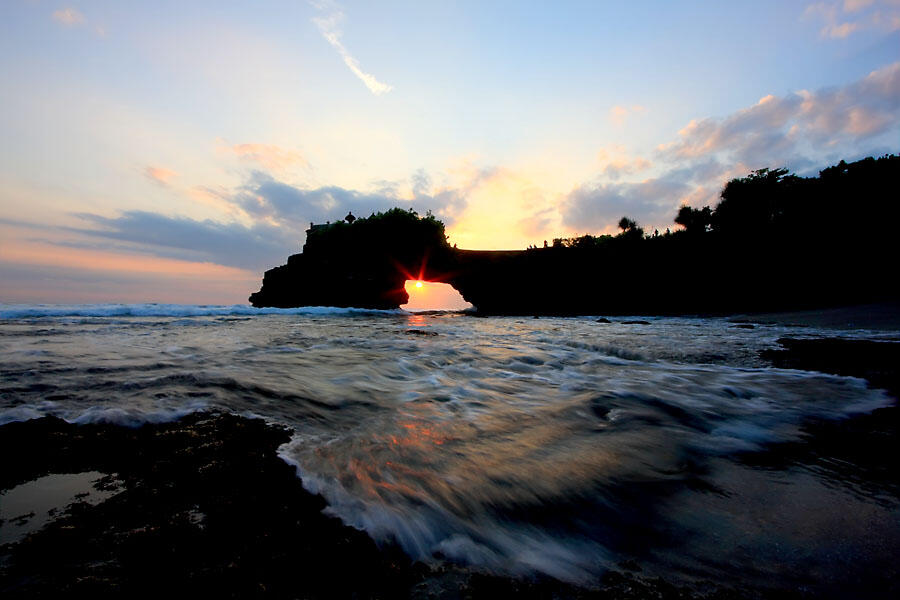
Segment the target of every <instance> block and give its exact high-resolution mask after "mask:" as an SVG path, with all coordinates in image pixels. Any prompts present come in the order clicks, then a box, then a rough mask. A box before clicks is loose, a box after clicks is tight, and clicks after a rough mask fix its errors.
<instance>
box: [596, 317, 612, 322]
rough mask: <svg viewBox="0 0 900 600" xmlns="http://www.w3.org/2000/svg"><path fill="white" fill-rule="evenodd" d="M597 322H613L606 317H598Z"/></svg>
mask: <svg viewBox="0 0 900 600" xmlns="http://www.w3.org/2000/svg"><path fill="white" fill-rule="evenodd" d="M597 323H612V321H610V320H609V319H607V318H606V317H600V318H599V319H597Z"/></svg>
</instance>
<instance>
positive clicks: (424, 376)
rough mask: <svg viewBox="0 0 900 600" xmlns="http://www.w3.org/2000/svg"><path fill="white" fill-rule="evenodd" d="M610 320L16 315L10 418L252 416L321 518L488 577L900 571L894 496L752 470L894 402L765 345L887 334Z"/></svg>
mask: <svg viewBox="0 0 900 600" xmlns="http://www.w3.org/2000/svg"><path fill="white" fill-rule="evenodd" d="M600 317H601V316H600V315H597V316H593V317H577V318H550V317H542V318H532V317H478V316H475V315H473V314H470V313H467V312H439V311H438V312H424V313H412V312H406V311H403V310H397V311H370V310H357V309H339V308H323V307H313V308H298V309H257V308H252V307H249V306H243V305H236V306H185V305H167V304H130V305H125V304H102V305H67V306H63V305H9V304H5V305H0V424H4V423H8V422H12V421H22V420H28V419H34V418H38V417H41V416H43V415H55V416H58V417H61V418H64V419H66V420H68V421H71V422H74V423H97V422H100V423H112V424H116V425H120V426H123V427H137V426H140V425H142V424H144V423H157V422H162V421H169V420H173V419H178V418H180V417H182V416H184V415H186V414H189V413H192V412H194V411H222V412H228V413H235V414H239V415H243V416H246V417H250V418H259V419H265V420H267V421H269V422H272V423H276V424H279V425H283V426H287V427H289V428H290V430H291V431H292V432H293V433H292V438H291V440H290V442H288V443H286V444H284V445H283V446H281V448H280V449H279V455H280V457H281V458H282V459H283V460H284V461H286V462H287V463H289V464H290V465H293V466H294V467H295V468H296V472H297V475H298V477H300V478H301V479H302V482H303V485H304V487H305V488H306V489H308V490H309V491H311V492H314V493H316V494H321V495H322V496H323V497H324V498H325V500H326V501H327V508H326V509H325V511H326V512H327V513H329V514H331V515H335V516H337V517H339V518H340V519H341V520H343V521H344V523H346V524H347V525H349V526H352V527H355V528H358V529H361V530H364V531H366V532H367V533H368V534H369V535H370V536H371V537H372V538H373V539H374V540H375V541H376V542H378V543H381V544H387V543H391V544H399V546H400V547H401V548H402V549H403V550H404V551H405V552H406V553H407V554H409V556H410V557H412V558H415V559H419V560H423V561H426V562H428V561H431V562H437V561H450V562H452V563H455V564H459V565H464V566H466V567H471V568H473V569H479V570H484V571H488V572H492V573H502V574H509V575H514V576H535V575H539V576H550V577H554V578H557V579H560V580H563V581H567V582H574V583H581V584H590V582H592V581H596V580H597V578H598V577H600V576H601V575H602V574H603V573H604V572H606V571H607V570H609V569H617V568H618V569H620V568H622V565H623V564H624V565H637V566H636V567H634V568H637V569H639V570H640V571H641V572H642V573H643V574H644V575H646V576H657V575H658V576H661V577H666V578H674V579H681V580H692V579H696V580H701V579H712V580H717V581H728V580H729V579H731V578H734V577H735V574H737V573H739V574H740V578H741V579H742V580H745V581H750V582H759V583H760V584H761V585H765V583H766V582H770V581H772V580H773V579H776V580H778V581H780V582H782V583H784V584H785V585H787V586H788V587H789V588H791V589H795V590H803V589H806V588H807V587H812V588H814V587H815V586H821V585H826V584H827V585H834V586H837V587H836V588H835V589H840V586H851V587H852V585H853V581H852V580H847V578H849V577H851V576H850V575H846V573H847V572H848V569H847V565H853V569H852V573H853V574H852V578H859V577H869V576H872V577H879V576H880V577H883V576H884V574H885V573H886V572H893V573H896V566H895V565H894V564H893V563H894V560H895V559H896V557H897V556H898V555H900V518H898V517H900V510H898V508H900V506H898V498H897V496H896V495H892V494H890V493H886V492H885V491H884V490H883V489H880V488H878V486H871V485H868V482H866V481H865V480H864V478H863V480H862V481H861V480H860V478H858V477H852V476H847V472H848V469H846V468H842V466H843V467H846V465H840V464H833V463H834V461H832V462H831V463H829V461H827V460H826V461H820V460H803V459H802V458H801V459H796V460H776V461H773V460H765V457H767V456H772V455H773V454H774V455H776V456H778V455H787V454H786V453H785V452H782V449H784V448H796V447H798V445H800V446H802V445H803V444H804V443H806V442H807V441H809V439H810V436H811V435H812V434H811V433H810V431H811V429H810V427H811V424H815V423H830V422H837V421H841V420H846V419H849V418H851V417H853V416H856V415H864V414H867V413H870V412H871V411H873V410H875V409H877V408H879V407H884V406H888V405H891V404H892V403H893V400H892V399H891V398H890V397H889V396H888V395H887V394H886V393H885V392H884V391H882V390H879V389H873V388H870V387H869V386H867V384H866V382H865V381H863V380H861V379H856V378H853V377H839V376H834V375H826V374H822V373H816V372H807V371H799V370H786V369H777V368H772V367H771V366H769V365H768V364H767V363H766V362H765V361H764V360H762V359H761V358H760V352H761V351H762V350H766V349H772V348H778V344H777V340H778V339H779V338H781V337H786V336H787V337H800V338H807V337H822V336H827V337H852V338H857V339H860V338H862V339H875V340H877V339H883V338H885V337H889V338H892V339H896V338H897V335H898V332H891V331H869V330H831V329H829V330H824V329H818V328H815V327H801V326H799V325H798V326H792V325H779V324H774V323H773V324H757V325H755V326H751V325H747V324H742V323H735V322H732V321H731V320H729V319H727V318H700V317H696V318H687V317H685V318H671V317H665V318H660V317H627V318H626V317H609V318H608V319H605V320H604V319H601V318H600ZM603 321H608V322H603ZM796 454H797V453H796V452H795V453H794V454H791V456H794V455H796ZM800 455H802V453H800ZM4 460H6V459H4ZM886 569H887V570H888V571H886ZM890 569H893V571H890ZM823 582H824V583H823Z"/></svg>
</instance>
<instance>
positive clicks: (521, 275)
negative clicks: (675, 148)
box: [250, 155, 900, 315]
mask: <svg viewBox="0 0 900 600" xmlns="http://www.w3.org/2000/svg"><path fill="white" fill-rule="evenodd" d="M898 180H900V157H897V156H893V155H888V156H885V157H882V158H880V159H877V160H876V159H872V158H868V159H864V160H861V161H857V162H855V163H850V164H847V163H844V162H843V161H842V162H841V163H840V164H839V165H836V166H834V167H830V168H828V169H825V170H823V171H822V172H821V173H820V176H819V177H818V178H800V177H797V176H794V175H790V174H788V173H787V171H786V170H783V169H775V170H769V169H762V170H759V171H756V172H754V173H752V174H751V175H750V176H748V177H745V178H740V179H735V180H732V181H730V182H729V183H728V184H727V185H726V186H725V188H724V189H723V191H722V194H721V198H722V200H721V201H720V202H719V204H718V205H717V206H716V207H715V209H710V208H709V207H705V208H703V209H693V208H690V207H682V208H681V210H680V211H679V212H678V215H677V216H676V217H675V222H676V223H678V224H679V225H682V226H684V229H683V230H680V231H676V232H674V233H671V234H670V233H668V232H667V233H666V234H665V235H659V234H658V233H655V234H654V235H645V234H644V232H643V230H642V229H641V228H640V227H639V226H638V225H637V223H635V222H634V221H633V220H631V219H627V218H623V219H622V221H621V222H620V227H621V228H622V230H623V231H622V233H621V234H619V235H617V236H610V235H604V236H598V237H594V236H590V235H585V236H582V237H579V238H568V239H557V240H554V243H553V245H552V246H551V247H549V248H530V249H528V250H519V251H477V250H458V249H456V248H451V247H450V246H449V245H448V243H447V240H446V236H445V233H444V226H443V224H442V223H441V222H440V221H438V220H437V219H435V218H433V217H432V216H431V215H427V216H425V217H419V216H418V215H417V214H416V213H415V212H413V211H404V210H401V209H392V210H390V211H387V212H385V213H378V214H375V215H372V216H371V217H368V218H365V219H358V220H356V221H355V222H353V223H352V224H351V223H343V222H340V223H336V224H332V225H329V226H317V227H315V228H311V229H310V231H308V232H307V241H306V244H305V245H304V247H303V252H302V253H301V254H295V255H293V256H291V257H290V258H289V259H288V262H287V264H286V265H283V266H280V267H276V268H274V269H271V270H269V271H266V273H265V277H264V279H263V285H262V289H260V291H258V292H256V293H255V294H253V295H252V296H250V302H251V303H252V304H253V305H254V306H277V307H293V306H316V305H319V306H356V307H361V308H378V309H389V308H397V307H399V306H400V305H401V304H405V303H406V302H407V301H408V299H409V297H408V295H407V293H406V291H405V290H404V283H405V282H406V280H408V279H422V280H427V281H439V282H444V283H449V284H450V285H452V286H453V287H454V288H456V289H457V290H458V291H459V292H460V293H461V294H462V296H463V298H465V299H466V300H467V301H468V302H471V303H472V304H473V305H474V306H475V308H476V310H477V311H478V312H479V313H484V314H533V315H543V314H557V315H577V314H699V313H733V312H760V311H777V310H797V309H809V308H818V307H824V306H838V305H846V304H859V303H867V302H884V301H888V302H893V301H896V300H897V299H898V298H900V291H898V288H900V283H898V280H897V277H896V274H895V273H894V272H893V271H894V270H895V266H894V263H895V262H896V259H895V258H891V257H896V256H898V254H900V252H898V248H897V241H896V240H897V238H896V236H895V235H894V234H893V229H894V228H895V227H896V226H897V223H898V221H900V212H898V206H900V203H898V202H897V200H896V199H894V198H893V197H888V196H886V195H885V191H886V190H890V189H896V185H897V181H898Z"/></svg>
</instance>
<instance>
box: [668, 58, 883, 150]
mask: <svg viewBox="0 0 900 600" xmlns="http://www.w3.org/2000/svg"><path fill="white" fill-rule="evenodd" d="M898 128H900V62H897V63H894V64H892V65H888V66H886V67H884V68H881V69H878V70H876V71H873V72H871V73H870V74H869V75H867V76H866V77H864V78H862V79H860V80H858V81H856V82H853V83H851V84H848V85H845V86H842V87H835V88H826V89H823V90H819V91H816V92H810V91H806V90H803V91H800V92H797V93H793V94H788V95H786V96H782V97H776V96H772V95H769V96H765V97H763V98H762V99H760V100H759V102H757V103H756V104H755V105H753V106H751V107H748V108H745V109H742V110H739V111H737V112H735V113H734V114H732V115H729V116H727V117H725V118H723V119H714V118H706V119H700V120H693V121H691V122H690V123H688V124H687V125H686V126H685V127H684V128H683V129H682V130H681V131H679V133H678V138H677V139H676V140H675V141H673V142H671V143H669V144H664V145H661V146H660V147H659V154H660V157H661V158H663V159H665V160H670V161H683V160H686V159H696V158H701V157H709V156H713V155H720V154H721V155H725V156H726V157H727V158H726V159H725V162H729V163H738V162H739V163H744V164H748V165H769V164H771V163H772V162H773V161H774V162H784V161H786V160H788V159H790V158H792V157H797V156H800V155H802V154H804V153H805V152H813V153H814V152H815V148H816V147H819V148H821V147H843V148H848V149H852V148H854V147H859V146H860V144H861V143H862V142H868V141H869V140H871V139H873V138H878V137H880V136H889V135H891V134H893V133H896V132H897V130H898Z"/></svg>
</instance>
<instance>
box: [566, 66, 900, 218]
mask: <svg viewBox="0 0 900 600" xmlns="http://www.w3.org/2000/svg"><path fill="white" fill-rule="evenodd" d="M898 139H900V62H897V63H894V64H891V65H888V66H885V67H883V68H881V69H878V70H876V71H873V72H871V73H869V74H868V75H866V76H865V77H863V78H861V79H859V80H857V81H855V82H852V83H850V84H847V85H844V86H838V87H832V88H826V89H822V90H818V91H814V92H811V91H807V90H803V91H800V92H796V93H792V94H787V95H784V96H774V95H767V96H764V97H763V98H761V99H760V100H759V101H758V102H757V103H755V104H753V105H752V106H749V107H746V108H743V109H741V110H738V111H735V112H734V113H732V114H730V115H727V116H725V117H723V118H711V117H710V118H703V119H694V120H692V121H690V122H689V123H688V124H687V125H685V127H684V128H682V129H681V130H680V131H679V132H678V136H677V137H676V139H674V140H673V141H671V142H669V143H667V144H661V145H660V146H659V147H658V148H657V151H656V153H655V156H654V157H653V161H652V163H651V162H650V161H648V160H645V159H642V158H640V157H637V158H634V157H631V156H629V155H628V154H627V153H626V152H625V149H624V148H622V147H621V146H611V147H608V148H602V149H601V150H600V151H599V152H598V160H599V163H600V167H599V169H598V171H597V180H596V181H593V182H588V183H583V184H580V185H578V186H576V187H575V188H574V189H573V190H572V191H571V192H569V193H568V194H566V195H565V196H564V197H563V198H562V200H561V202H560V204H559V210H560V213H561V215H562V217H563V224H564V225H566V226H568V227H571V228H576V229H577V230H578V231H579V232H583V231H585V229H587V231H591V232H594V231H614V230H615V224H616V221H617V220H618V219H619V218H620V217H622V216H623V215H628V216H630V217H633V218H635V219H637V220H638V221H639V222H640V223H643V224H644V225H646V226H647V227H648V228H651V227H659V228H661V229H662V228H664V227H667V226H671V223H672V218H673V217H674V216H675V211H676V210H677V208H678V206H679V204H682V203H686V204H689V205H691V206H697V207H699V206H704V205H714V204H715V203H716V201H717V197H718V194H719V192H720V190H721V189H722V186H723V185H724V184H725V183H726V182H727V181H728V180H730V179H732V178H734V177H740V176H744V175H746V174H747V173H748V172H750V171H752V170H755V169H760V168H764V167H771V168H774V167H787V168H789V169H792V170H794V171H795V172H799V173H801V174H812V173H814V172H815V170H817V169H818V168H822V167H824V166H827V165H828V164H830V163H834V162H837V160H840V159H842V158H844V159H848V160H852V159H854V158H861V157H863V156H867V155H877V154H882V153H885V152H887V151H894V152H896V151H897V148H896V141H897V140H898ZM643 170H650V171H655V172H656V173H657V174H656V175H655V176H653V177H651V178H646V179H643V180H640V181H620V180H621V179H624V178H626V177H627V176H629V175H633V174H637V173H640V172H641V171H643Z"/></svg>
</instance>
